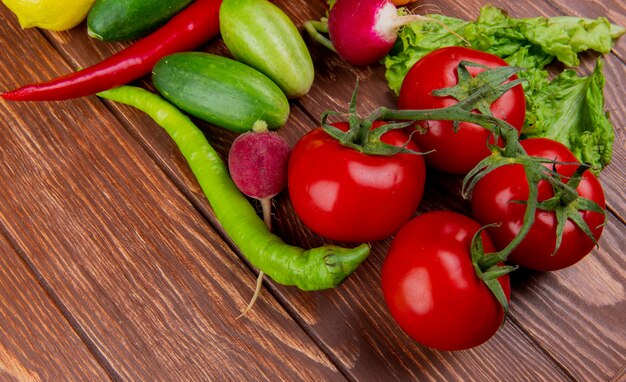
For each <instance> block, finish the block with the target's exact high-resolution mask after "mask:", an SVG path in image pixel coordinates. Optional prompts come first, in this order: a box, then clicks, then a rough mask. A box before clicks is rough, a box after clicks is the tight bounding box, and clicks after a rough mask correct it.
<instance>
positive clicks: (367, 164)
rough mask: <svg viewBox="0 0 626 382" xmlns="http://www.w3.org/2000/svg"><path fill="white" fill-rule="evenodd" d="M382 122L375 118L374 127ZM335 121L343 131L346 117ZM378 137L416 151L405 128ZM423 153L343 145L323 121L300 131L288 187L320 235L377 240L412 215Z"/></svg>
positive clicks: (421, 177)
mask: <svg viewBox="0 0 626 382" xmlns="http://www.w3.org/2000/svg"><path fill="white" fill-rule="evenodd" d="M382 124H384V122H375V123H374V125H373V127H372V129H376V128H377V127H379V126H381V125H382ZM333 126H335V127H337V128H339V129H341V130H343V131H346V130H348V124H347V123H343V122H340V123H334V124H333ZM381 141H382V142H385V143H388V144H391V145H394V146H397V147H402V146H403V145H405V144H406V143H407V142H408V146H407V147H406V148H407V149H410V150H413V151H416V152H419V151H420V149H419V148H418V147H417V145H416V144H415V143H414V142H411V141H410V139H409V135H408V134H406V132H405V131H404V130H401V129H400V130H390V131H388V132H386V133H385V134H384V135H382V137H381ZM425 174H426V169H425V165H424V160H423V159H422V156H421V155H415V154H409V153H398V154H394V155H389V156H385V155H370V154H365V153H362V152H359V151H357V150H355V149H354V148H350V147H347V146H344V145H342V144H341V143H340V142H339V141H337V140H336V139H335V138H333V137H331V136H330V135H329V134H328V133H326V132H325V131H324V130H323V129H322V128H321V127H320V128H317V129H315V130H312V131H311V132H309V133H308V134H306V135H305V136H303V137H302V138H301V139H300V140H299V141H298V143H297V144H296V146H295V147H294V149H293V151H292V153H291V157H290V159H289V170H288V189H289V196H290V198H291V202H292V203H293V207H294V210H295V212H296V214H297V215H298V216H299V217H300V218H301V219H302V221H303V222H304V224H305V225H306V226H308V227H309V228H310V229H311V230H313V231H314V232H316V233H317V234H319V235H320V236H322V237H325V238H327V239H330V240H336V241H344V242H365V241H375V240H381V239H385V238H387V237H389V236H390V235H392V234H393V233H394V232H396V230H398V229H399V228H400V226H401V225H402V224H403V223H405V222H406V221H407V220H409V219H410V218H411V216H412V215H413V213H414V212H415V210H416V209H417V207H418V205H419V203H420V200H421V198H422V194H423V191H424V183H425V177H426V175H425Z"/></svg>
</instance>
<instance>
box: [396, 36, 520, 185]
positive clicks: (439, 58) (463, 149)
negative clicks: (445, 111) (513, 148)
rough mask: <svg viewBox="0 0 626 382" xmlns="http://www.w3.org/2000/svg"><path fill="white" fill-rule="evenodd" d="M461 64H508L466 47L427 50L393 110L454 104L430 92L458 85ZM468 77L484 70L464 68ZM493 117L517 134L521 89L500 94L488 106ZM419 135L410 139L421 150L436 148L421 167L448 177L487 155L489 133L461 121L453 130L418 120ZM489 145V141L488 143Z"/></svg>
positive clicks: (445, 123) (463, 171) (406, 80)
mask: <svg viewBox="0 0 626 382" xmlns="http://www.w3.org/2000/svg"><path fill="white" fill-rule="evenodd" d="M461 61H471V62H475V63H478V64H482V65H485V66H488V67H492V68H493V67H499V66H506V65H508V64H507V63H506V62H505V61H504V60H502V59H501V58H499V57H497V56H494V55H492V54H490V53H485V52H481V51H477V50H473V49H469V48H465V47H446V48H441V49H437V50H434V51H432V52H431V53H429V54H427V55H426V56H424V57H423V58H422V59H421V60H419V61H418V62H416V63H415V65H413V67H412V68H411V69H410V70H409V72H408V74H407V75H406V77H405V78H404V81H403V82H402V87H401V89H400V95H399V98H398V107H399V108H400V109H434V108H443V107H448V106H452V105H454V104H456V103H457V100H455V99H454V98H452V97H437V96H435V95H433V94H432V92H433V91H434V90H437V89H443V88H448V87H452V86H455V85H457V83H458V81H459V79H458V74H457V67H458V65H459V63H460V62H461ZM468 70H469V72H470V73H471V74H472V75H474V76H475V75H476V74H478V73H480V72H481V71H484V70H485V69H482V68H475V67H468ZM491 111H492V113H493V115H494V116H495V117H497V118H500V119H503V120H505V121H507V122H508V123H510V124H511V125H512V126H513V127H515V128H516V129H517V130H518V131H521V128H522V126H523V125H524V118H525V116H526V101H525V98H524V90H523V89H522V86H521V85H518V86H516V87H514V88H513V89H511V90H509V91H507V92H506V93H504V94H503V95H502V96H501V97H500V98H499V99H497V100H496V101H495V102H494V103H493V104H492V105H491ZM418 124H419V127H420V129H419V130H424V131H425V133H421V132H420V131H418V132H416V133H415V134H414V135H413V139H414V140H415V141H416V142H417V144H418V145H419V146H420V147H421V148H422V150H424V151H431V150H435V151H434V152H432V153H430V154H428V155H427V156H426V163H427V164H428V165H430V166H432V167H434V168H437V169H439V170H442V171H445V172H448V173H452V174H466V173H468V172H469V171H470V170H471V169H472V168H474V166H476V165H477V164H478V162H480V161H481V160H482V159H483V158H485V157H486V156H488V155H489V153H490V152H489V149H488V148H487V142H488V141H489V140H490V133H489V131H488V130H486V129H485V128H483V127H481V126H479V125H476V124H472V123H465V122H464V123H461V124H460V126H459V130H458V131H457V132H455V131H454V127H453V123H452V122H451V121H420V122H418ZM491 142H493V139H491Z"/></svg>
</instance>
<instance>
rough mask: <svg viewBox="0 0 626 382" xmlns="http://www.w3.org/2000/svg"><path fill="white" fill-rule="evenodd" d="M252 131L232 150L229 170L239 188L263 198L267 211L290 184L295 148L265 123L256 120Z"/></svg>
mask: <svg viewBox="0 0 626 382" xmlns="http://www.w3.org/2000/svg"><path fill="white" fill-rule="evenodd" d="M252 130H253V131H252V132H249V133H244V134H241V135H239V136H238V137H237V138H236V139H235V140H234V142H233V144H232V146H231V148H230V151H229V153H228V169H229V171H230V176H231V177H232V178H233V181H234V182H235V184H236V185H237V187H238V188H239V190H241V192H243V193H244V194H246V195H247V196H249V197H251V198H254V199H258V200H260V201H261V205H262V206H263V209H264V210H265V208H266V207H269V204H270V203H269V201H270V199H271V198H273V197H274V196H276V195H277V194H278V193H279V192H280V191H281V190H282V189H283V188H285V186H286V185H287V162H288V159H289V154H290V152H291V148H290V147H289V144H288V143H287V142H286V141H285V139H284V138H282V137H281V136H280V135H278V134H276V133H273V132H270V131H268V130H267V125H266V124H265V123H264V122H257V123H255V126H254V127H253V129H252ZM268 215H269V214H268ZM264 218H265V212H264ZM267 219H268V218H266V220H265V222H266V223H268V226H269V221H268V220H267Z"/></svg>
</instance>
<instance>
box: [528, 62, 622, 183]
mask: <svg viewBox="0 0 626 382" xmlns="http://www.w3.org/2000/svg"><path fill="white" fill-rule="evenodd" d="M602 67H603V62H602V60H598V62H597V63H596V67H595V69H594V71H593V73H592V74H591V75H590V76H588V77H579V76H578V75H577V74H576V72H575V71H573V70H566V71H564V72H563V73H561V74H559V75H558V76H557V77H556V78H555V79H554V80H553V81H552V82H550V83H549V84H548V85H547V86H545V87H543V88H541V89H539V90H537V91H536V92H535V93H534V94H533V97H534V104H533V106H532V109H529V110H528V113H529V114H531V115H533V116H534V121H533V123H530V124H528V123H527V126H526V127H525V128H524V135H525V136H526V137H547V138H551V139H554V140H556V141H559V142H561V143H563V144H564V145H566V146H568V147H569V148H570V149H571V150H572V152H573V153H574V155H576V157H577V158H579V159H580V160H581V161H583V162H585V163H588V164H590V165H591V166H592V170H595V172H596V173H597V172H599V171H600V169H602V168H603V167H605V166H606V165H607V164H608V163H609V162H610V160H611V154H612V144H613V140H614V138H615V134H614V131H613V126H612V125H611V122H610V121H609V116H608V114H607V113H605V112H604V96H603V89H604V83H605V80H604V76H603V75H602ZM527 122H528V121H527Z"/></svg>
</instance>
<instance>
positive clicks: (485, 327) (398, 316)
mask: <svg viewBox="0 0 626 382" xmlns="http://www.w3.org/2000/svg"><path fill="white" fill-rule="evenodd" d="M479 228H480V225H479V224H478V223H477V222H475V221H474V220H472V219H470V218H469V217H467V216H464V215H460V214H458V213H455V212H449V211H435V212H429V213H425V214H423V215H420V216H417V217H416V218H413V219H412V220H410V221H409V222H408V223H407V224H405V225H404V226H403V227H402V228H401V229H400V231H398V233H397V234H396V235H395V237H394V239H393V241H392V243H391V247H390V248H389V252H388V254H387V257H386V258H385V261H384V263H383V268H382V276H381V278H382V289H383V295H384V298H385V302H386V304H387V307H388V308H389V311H390V313H391V315H392V316H393V318H394V319H395V320H396V322H397V323H398V325H399V326H400V327H401V328H402V329H403V330H404V331H405V332H406V333H407V334H408V335H409V336H410V337H412V338H413V339H414V340H416V341H417V342H419V343H421V344H422V345H426V346H428V347H431V348H435V349H439V350H462V349H469V348H472V347H475V346H478V345H480V344H482V343H484V342H485V341H487V340H488V339H489V338H491V337H492V336H493V335H494V334H495V333H496V331H497V330H498V328H499V327H500V325H501V324H502V320H503V319H504V309H503V308H502V306H501V305H500V303H499V302H498V301H497V300H496V298H495V297H494V296H493V294H492V293H491V291H490V290H489V289H488V288H487V287H486V286H485V284H484V282H483V281H482V280H481V279H479V278H478V276H477V275H476V272H475V271H474V268H473V266H472V262H471V257H470V244H471V241H472V237H473V236H474V234H475V233H476V232H477V231H478V230H479ZM481 235H482V236H481V237H482V239H483V242H484V246H485V250H486V251H488V252H491V251H493V244H492V243H491V240H490V239H489V237H488V236H487V234H486V233H485V232H483V233H482V234H481ZM498 281H499V282H500V285H501V286H502V288H503V290H504V293H505V294H506V296H507V299H509V298H510V293H511V288H510V282H509V276H508V275H505V276H501V277H500V278H498Z"/></svg>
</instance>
